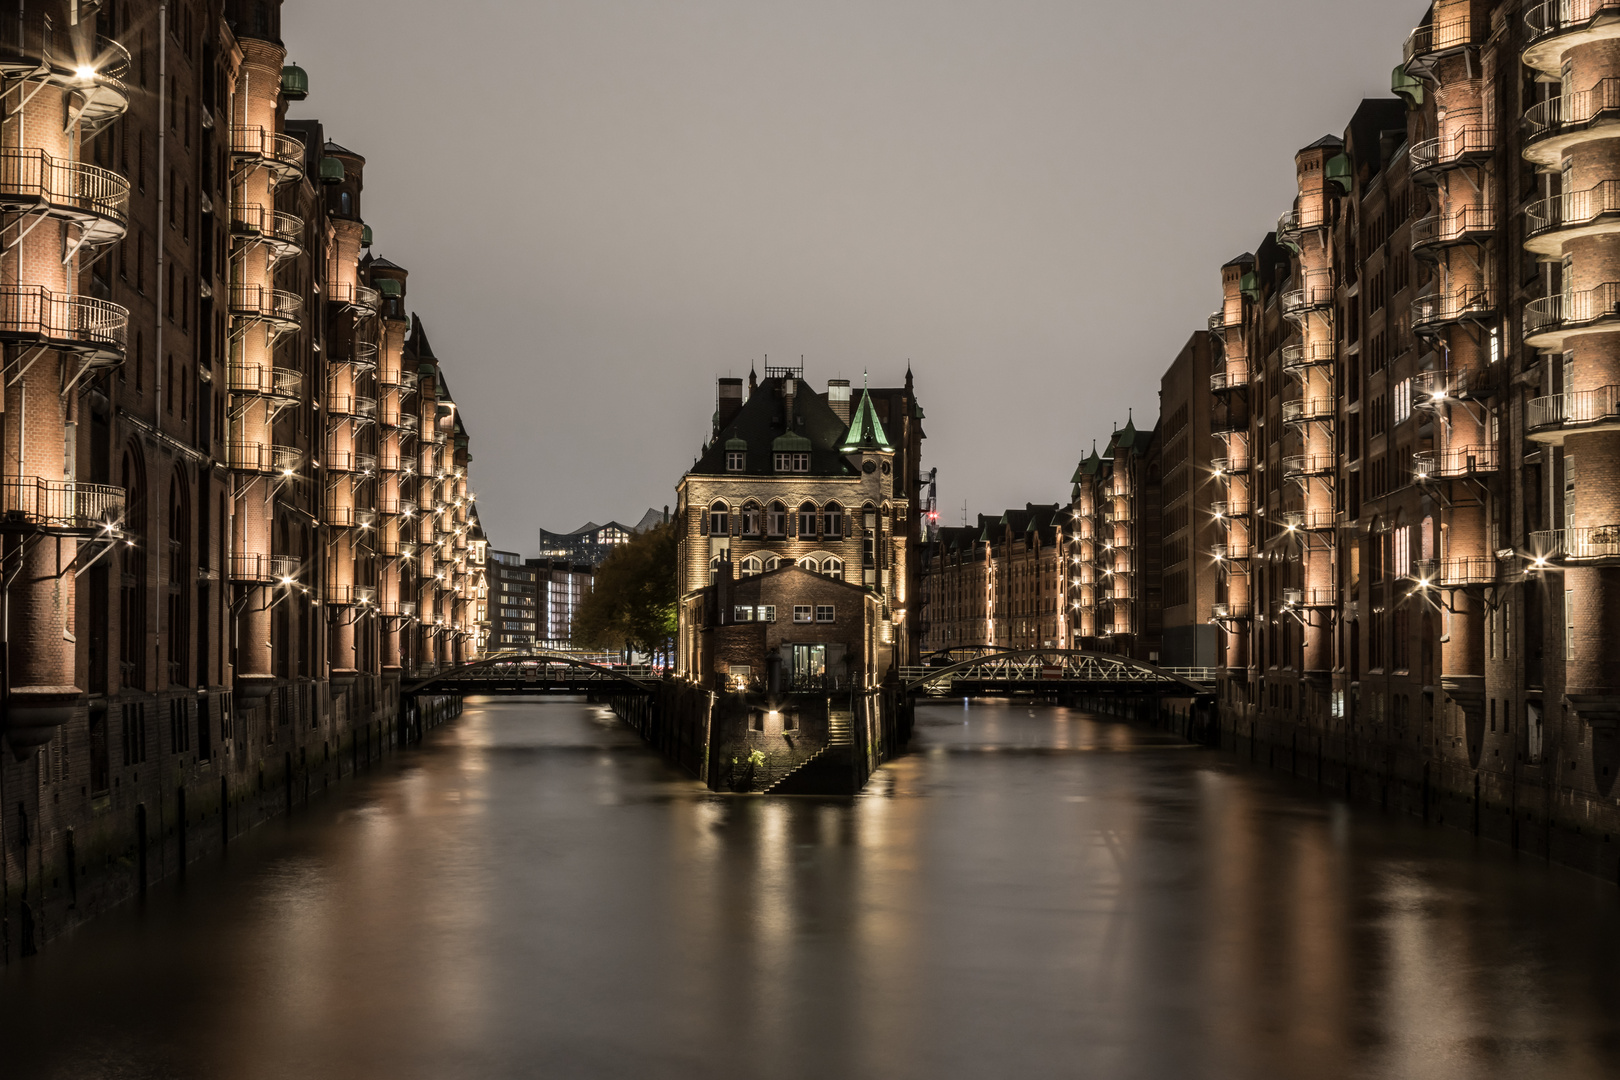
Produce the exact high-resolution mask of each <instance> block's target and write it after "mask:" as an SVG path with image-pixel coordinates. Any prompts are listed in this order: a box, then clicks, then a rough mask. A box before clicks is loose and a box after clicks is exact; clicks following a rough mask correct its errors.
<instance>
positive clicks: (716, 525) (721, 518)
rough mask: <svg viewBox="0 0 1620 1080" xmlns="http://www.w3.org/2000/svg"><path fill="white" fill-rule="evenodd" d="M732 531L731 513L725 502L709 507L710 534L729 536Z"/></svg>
mask: <svg viewBox="0 0 1620 1080" xmlns="http://www.w3.org/2000/svg"><path fill="white" fill-rule="evenodd" d="M730 533H731V514H730V513H729V512H728V510H727V508H726V504H725V503H718V502H717V503H715V504H714V505H713V506H711V507H709V535H711V536H727V535H729V534H730Z"/></svg>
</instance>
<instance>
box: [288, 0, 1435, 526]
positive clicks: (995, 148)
mask: <svg viewBox="0 0 1620 1080" xmlns="http://www.w3.org/2000/svg"><path fill="white" fill-rule="evenodd" d="M1424 8H1425V5H1424V4H1423V3H1421V2H1420V0H1355V2H1354V3H1343V2H1342V0H1218V2H1214V0H1181V2H1179V3H1177V2H1174V0H1171V2H1166V3H1158V4H1153V3H1146V2H1137V0H1128V2H1108V3H1098V2H1086V0H993V2H990V0H985V2H967V0H814V2H811V3H804V2H799V3H781V2H772V0H679V2H671V0H457V2H454V3H451V2H444V0H440V2H429V0H416V2H407V3H401V2H399V0H386V2H385V0H287V2H286V4H285V7H284V16H283V35H284V37H285V39H286V42H287V46H288V49H289V55H290V57H291V59H292V60H294V61H296V62H297V63H299V64H301V65H303V66H304V67H305V68H306V69H307V70H308V71H309V74H310V82H311V87H312V90H311V93H310V97H309V100H308V101H306V102H304V103H302V104H300V105H296V106H294V109H293V112H292V115H294V116H315V117H319V118H320V119H322V120H324V121H325V122H326V125H327V131H328V133H329V134H328V137H329V138H332V139H335V140H336V141H338V142H340V143H343V144H344V145H346V146H348V147H349V148H351V149H353V150H355V151H357V152H358V153H361V154H364V155H365V156H366V158H367V167H366V203H365V214H366V220H367V222H368V223H369V224H371V225H372V226H373V229H374V230H375V233H376V247H375V248H374V249H373V250H374V251H375V252H376V253H378V254H380V255H386V256H387V257H388V258H390V259H392V260H394V261H395V262H397V263H400V264H402V265H404V266H405V267H407V268H408V269H409V270H410V271H411V282H410V295H411V302H412V306H413V307H414V309H415V310H416V311H417V312H418V313H420V314H421V316H422V318H423V319H424V321H425V322H426V325H427V327H428V332H429V336H430V338H431V339H432V341H433V345H434V349H435V351H436V352H437V353H438V354H439V356H440V358H441V359H442V360H443V362H444V370H445V373H446V377H447V378H448V379H449V382H450V386H451V389H452V390H453V391H454V393H455V396H456V400H457V401H458V402H459V404H460V405H461V408H462V410H463V417H464V420H465V422H466V424H467V426H468V428H469V429H470V432H471V435H472V448H473V454H474V462H473V484H474V489H475V490H476V491H477V492H478V496H479V507H480V512H481V514H482V516H483V520H484V523H485V526H486V528H488V530H489V532H490V539H491V542H492V543H494V544H495V545H496V546H497V547H503V548H508V549H512V550H517V551H520V552H524V553H526V554H532V553H533V551H534V549H535V546H536V537H535V528H536V527H537V526H540V525H544V526H546V527H548V528H552V529H559V530H560V529H570V528H574V527H576V526H578V525H580V524H581V523H583V522H584V521H585V520H586V519H587V518H592V519H595V520H597V521H606V520H608V519H610V518H618V519H620V520H623V521H626V522H631V523H633V522H634V521H635V520H636V519H637V518H638V517H639V516H640V515H641V513H642V511H643V510H644V509H645V508H646V507H648V506H658V507H662V506H664V505H665V504H668V503H672V502H673V501H674V485H675V482H676V481H677V480H678V479H679V477H680V475H681V472H682V470H683V469H684V468H686V467H688V466H689V465H690V463H691V460H692V458H693V457H694V456H695V455H696V454H697V452H698V449H699V446H700V445H701V443H702V442H703V440H704V438H705V436H706V434H707V428H708V424H709V420H710V416H711V414H712V412H713V407H714V400H713V398H714V379H715V378H716V377H718V376H722V375H727V374H732V375H744V374H746V373H747V371H748V367H749V363H750V361H760V360H762V359H763V357H764V356H765V355H766V354H769V355H770V356H771V357H772V358H773V359H775V360H788V359H792V360H796V359H797V358H798V357H799V355H800V354H803V355H804V357H805V365H806V377H807V378H808V379H809V380H810V381H812V382H813V383H815V384H818V385H820V384H823V383H824V382H825V380H827V379H828V378H837V377H840V376H842V377H845V378H854V379H859V378H860V376H861V373H862V372H863V371H865V370H870V372H871V376H872V380H873V382H874V384H878V383H885V384H890V383H894V382H895V381H896V380H898V379H899V378H900V377H901V376H902V374H903V373H904V371H905V366H906V362H907V360H908V358H909V360H910V361H911V364H912V367H913V369H914V372H915V374H916V378H917V389H918V394H919V396H920V398H921V400H922V402H923V406H924V408H925V409H926V411H927V414H928V421H927V424H926V428H927V432H928V435H929V440H928V442H927V443H926V444H925V446H924V454H925V461H926V464H928V465H931V466H934V467H937V468H938V469H939V475H940V502H941V508H942V513H941V517H942V520H943V521H944V522H946V523H955V521H956V520H957V519H958V518H959V516H960V513H961V506H962V503H963V501H964V500H966V502H967V504H968V507H969V510H970V511H971V512H972V513H980V512H989V511H992V510H999V509H1001V508H1003V507H1004V506H1008V505H1022V504H1023V503H1024V502H1026V501H1035V502H1050V501H1055V500H1058V499H1062V498H1067V495H1068V479H1069V475H1070V473H1071V472H1072V471H1073V468H1074V463H1075V461H1076V460H1077V459H1078V458H1079V456H1081V455H1082V454H1084V453H1085V452H1087V451H1089V449H1090V447H1091V441H1092V439H1093V437H1098V436H1106V435H1107V434H1108V432H1109V431H1110V430H1112V424H1113V422H1114V421H1115V420H1116V419H1117V420H1119V421H1121V422H1123V420H1124V418H1125V415H1126V409H1127V408H1129V407H1132V406H1134V407H1135V408H1136V410H1137V415H1138V417H1143V416H1152V415H1156V413H1157V390H1158V381H1159V377H1160V375H1161V374H1162V372H1163V370H1164V368H1165V366H1166V365H1167V364H1168V363H1169V362H1170V360H1171V359H1172V358H1173V357H1174V356H1175V353H1176V351H1177V350H1178V348H1179V347H1180V346H1181V344H1182V343H1183V342H1184V341H1185V340H1186V338H1187V335H1188V334H1189V333H1191V332H1192V331H1193V330H1195V329H1197V328H1198V327H1200V326H1201V325H1202V324H1203V323H1204V321H1205V320H1206V319H1207V317H1208V314H1209V312H1210V311H1212V310H1214V308H1215V307H1216V305H1217V303H1218V302H1219V266H1220V264H1221V263H1222V262H1224V261H1225V260H1227V259H1229V258H1230V257H1232V256H1233V255H1236V254H1237V253H1238V252H1240V251H1244V250H1250V249H1252V248H1253V247H1254V246H1255V245H1256V244H1257V243H1258V242H1259V240H1260V238H1261V237H1262V236H1263V235H1264V234H1265V232H1266V231H1267V230H1268V229H1269V228H1270V227H1271V225H1272V224H1273V223H1274V222H1275V221H1276V218H1277V215H1278V214H1279V213H1280V212H1281V211H1282V210H1283V209H1285V208H1286V206H1287V205H1288V201H1289V200H1290V199H1291V198H1292V190H1293V166H1292V158H1293V153H1294V151H1295V150H1297V149H1298V148H1299V147H1301V146H1304V145H1306V144H1307V143H1310V142H1311V141H1313V140H1314V139H1316V138H1318V137H1319V136H1321V135H1323V134H1327V133H1330V132H1331V133H1334V134H1338V133H1340V132H1342V130H1343V128H1344V125H1345V123H1346V122H1347V121H1348V119H1349V117H1350V115H1351V113H1352V112H1353V111H1354V109H1355V107H1356V104H1357V102H1358V101H1359V100H1360V99H1361V98H1363V97H1368V96H1380V97H1381V96H1386V95H1387V94H1388V92H1389V73H1390V69H1391V68H1392V67H1393V66H1394V65H1395V63H1396V62H1397V61H1398V60H1399V59H1400V51H1401V44H1402V42H1403V40H1404V39H1405V36H1406V33H1407V32H1408V30H1409V29H1410V28H1411V27H1412V26H1413V25H1414V24H1416V23H1417V22H1418V21H1419V19H1420V18H1421V17H1422V15H1423V12H1424Z"/></svg>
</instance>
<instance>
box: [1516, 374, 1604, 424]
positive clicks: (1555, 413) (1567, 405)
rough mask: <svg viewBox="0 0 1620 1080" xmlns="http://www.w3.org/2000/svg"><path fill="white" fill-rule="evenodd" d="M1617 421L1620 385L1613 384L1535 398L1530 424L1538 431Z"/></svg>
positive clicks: (1531, 406) (1530, 411)
mask: <svg viewBox="0 0 1620 1080" xmlns="http://www.w3.org/2000/svg"><path fill="white" fill-rule="evenodd" d="M1615 422H1620V386H1615V385H1610V386H1600V387H1598V388H1597V389H1595V390H1576V391H1573V392H1571V393H1568V394H1554V395H1553V396H1551V397H1539V398H1534V399H1532V400H1531V402H1530V410H1529V415H1528V417H1527V420H1526V426H1527V427H1528V428H1529V429H1530V430H1531V431H1536V430H1538V429H1543V428H1558V427H1579V426H1582V425H1585V424H1602V423H1615Z"/></svg>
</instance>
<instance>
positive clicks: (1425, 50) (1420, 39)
mask: <svg viewBox="0 0 1620 1080" xmlns="http://www.w3.org/2000/svg"><path fill="white" fill-rule="evenodd" d="M1490 33H1491V24H1490V20H1489V19H1485V18H1472V17H1469V18H1462V19H1452V20H1450V21H1449V22H1443V23H1440V24H1438V25H1436V24H1434V23H1430V24H1429V25H1427V26H1420V27H1418V28H1417V29H1416V30H1413V31H1412V33H1411V34H1410V35H1408V36H1407V39H1406V45H1405V47H1404V49H1403V55H1404V57H1405V60H1406V63H1408V64H1411V63H1412V62H1413V61H1417V60H1424V59H1426V58H1428V57H1431V56H1439V55H1441V54H1443V53H1448V52H1455V51H1456V50H1458V49H1465V48H1469V47H1472V46H1475V45H1480V44H1483V43H1484V41H1485V39H1486V38H1488V37H1489V36H1490Z"/></svg>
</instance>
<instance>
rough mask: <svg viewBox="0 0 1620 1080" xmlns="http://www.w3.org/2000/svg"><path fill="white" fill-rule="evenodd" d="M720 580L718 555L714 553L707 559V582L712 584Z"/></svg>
mask: <svg viewBox="0 0 1620 1080" xmlns="http://www.w3.org/2000/svg"><path fill="white" fill-rule="evenodd" d="M719 580H720V556H718V555H716V556H715V557H714V558H712V559H710V560H709V584H710V585H713V584H714V583H715V582H717V581H719Z"/></svg>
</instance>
